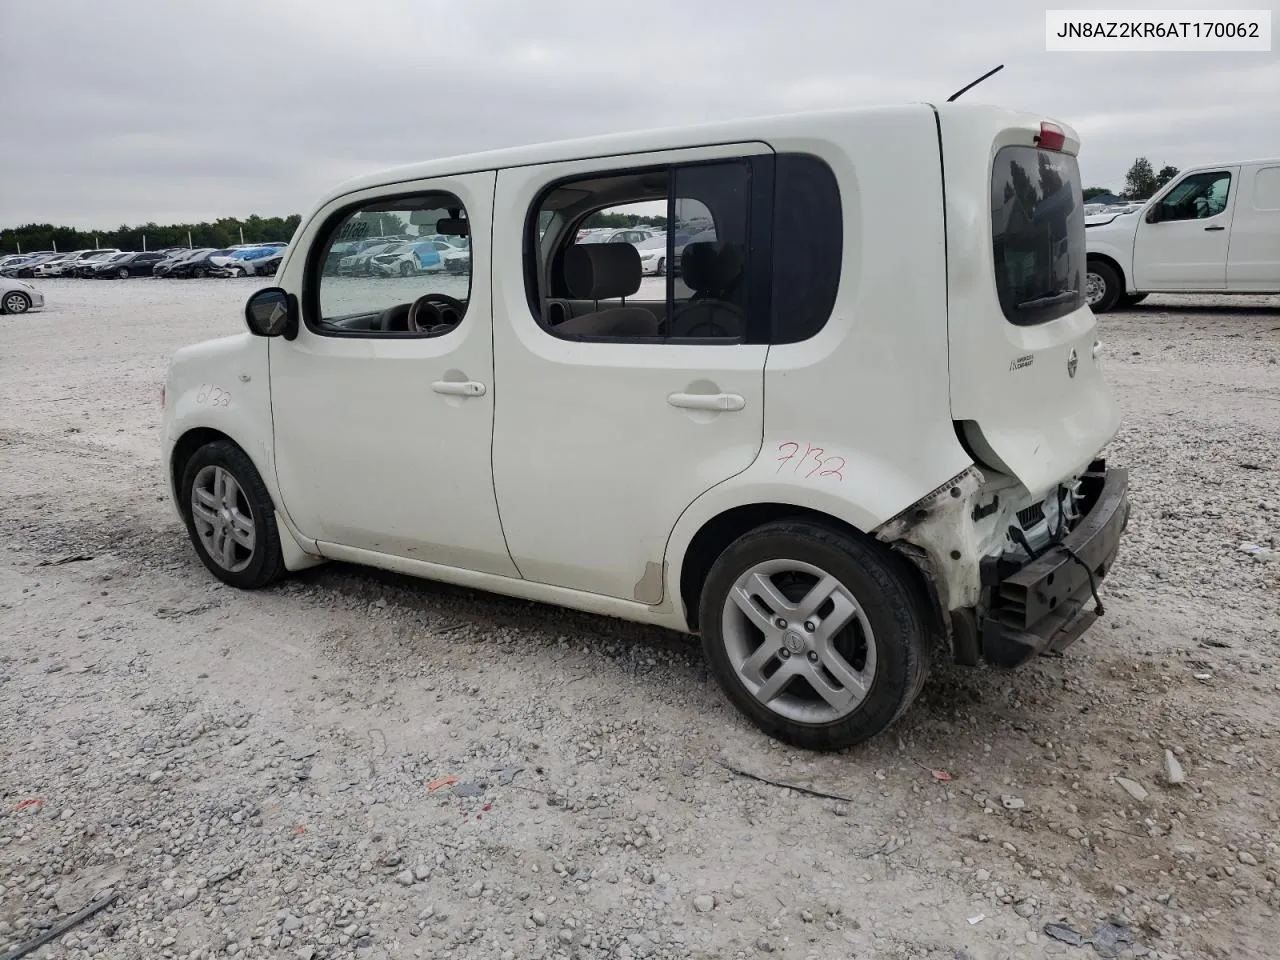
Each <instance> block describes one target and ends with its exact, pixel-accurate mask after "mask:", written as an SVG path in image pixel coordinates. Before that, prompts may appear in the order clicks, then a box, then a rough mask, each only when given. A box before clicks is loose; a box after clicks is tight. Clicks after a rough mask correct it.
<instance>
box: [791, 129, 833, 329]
mask: <svg viewBox="0 0 1280 960" xmlns="http://www.w3.org/2000/svg"><path fill="white" fill-rule="evenodd" d="M773 196H774V207H773V342H774V343H798V342H799V341H801V340H807V339H809V337H812V336H813V335H814V334H815V333H817V332H818V331H819V330H821V329H822V328H823V326H825V325H826V322H827V319H828V318H829V317H830V316H831V309H832V307H833V306H835V302H836V290H837V288H838V287H839V285H840V263H841V260H842V257H843V256H844V250H843V241H844V223H843V219H842V217H841V215H840V188H839V187H838V186H837V185H836V175H835V173H833V172H832V170H831V168H830V167H829V166H827V165H826V163H824V162H823V161H822V160H819V159H818V158H817V157H815V156H812V155H810V154H807V153H782V154H779V155H778V157H777V159H776V161H775V163H774V188H773Z"/></svg>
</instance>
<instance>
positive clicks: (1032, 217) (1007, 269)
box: [991, 146, 1085, 326]
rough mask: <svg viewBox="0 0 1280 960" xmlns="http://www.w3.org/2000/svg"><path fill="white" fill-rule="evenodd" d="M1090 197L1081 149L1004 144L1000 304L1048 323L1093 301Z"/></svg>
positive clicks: (994, 207)
mask: <svg viewBox="0 0 1280 960" xmlns="http://www.w3.org/2000/svg"><path fill="white" fill-rule="evenodd" d="M1083 208H1084V201H1083V197H1082V195H1081V189H1080V169H1079V167H1078V165H1077V164H1076V159H1075V157H1072V156H1070V155H1069V154H1065V153H1057V152H1055V151H1051V150H1040V149H1037V148H1035V147H1023V146H1012V147H1003V148H1002V149H1000V150H999V151H998V152H997V153H996V156H995V161H994V163H993V165H992V171H991V242H992V254H993V259H994V267H995V280H996V291H997V293H998V295H999V298H1000V309H1001V310H1002V311H1003V312H1004V315H1005V318H1006V319H1007V320H1008V321H1009V322H1010V323H1015V324H1018V325H1019V326H1029V325H1032V324H1038V323H1048V322H1049V321H1050V320H1056V319H1057V318H1058V317H1062V316H1066V315H1067V314H1068V313H1072V312H1073V311H1075V310H1078V309H1080V307H1081V306H1083V305H1084V302H1085V293H1084V277H1085V247H1084V209H1083Z"/></svg>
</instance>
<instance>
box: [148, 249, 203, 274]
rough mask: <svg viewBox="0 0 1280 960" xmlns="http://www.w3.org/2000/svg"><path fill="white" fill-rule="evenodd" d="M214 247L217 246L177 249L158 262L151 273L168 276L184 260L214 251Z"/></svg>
mask: <svg viewBox="0 0 1280 960" xmlns="http://www.w3.org/2000/svg"><path fill="white" fill-rule="evenodd" d="M214 249H216V248H214V247H192V248H190V249H183V250H178V251H175V252H174V253H171V254H170V255H169V256H167V257H165V259H163V260H161V261H160V262H159V263H157V264H156V265H155V267H154V269H152V271H151V275H152V276H154V277H167V276H168V275H169V272H170V271H171V270H172V269H173V268H174V267H176V266H177V265H178V264H180V263H182V262H183V261H184V260H190V259H191V258H192V257H198V256H200V255H201V254H205V253H212V252H213V251H214Z"/></svg>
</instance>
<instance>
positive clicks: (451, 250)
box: [308, 193, 471, 337]
mask: <svg viewBox="0 0 1280 960" xmlns="http://www.w3.org/2000/svg"><path fill="white" fill-rule="evenodd" d="M467 232H468V230H467V218H466V210H465V209H464V207H463V205H462V202H461V201H460V200H459V199H458V198H457V197H456V196H454V195H453V194H451V193H422V194H412V195H406V196H400V197H395V198H387V199H382V200H378V201H376V202H373V203H368V204H365V205H362V206H359V207H356V208H354V209H351V210H348V211H346V212H345V213H344V214H342V215H341V216H339V217H337V218H336V219H335V220H333V221H331V222H330V224H329V226H328V232H327V234H326V235H325V236H324V237H323V238H321V239H319V240H318V241H317V243H316V246H315V247H314V248H313V252H312V258H311V264H310V266H309V272H310V274H311V276H313V277H314V280H313V284H314V285H315V288H316V289H315V297H314V309H313V310H309V311H308V314H309V316H308V323H309V324H310V325H311V327H312V328H313V329H314V330H315V331H316V332H317V333H321V334H328V335H331V336H388V337H397V336H399V337H406V336H415V337H424V336H440V335H442V334H444V333H448V332H449V331H450V330H452V329H453V328H454V327H455V326H457V324H458V323H460V322H461V321H462V318H463V317H464V316H465V314H466V311H467V302H468V299H469V297H470V293H471V258H470V255H469V253H468V251H467V248H466V247H465V246H463V245H462V244H461V243H460V242H459V243H458V244H457V245H456V246H455V245H454V243H452V242H451V241H455V240H456V241H461V240H462V239H464V238H465V237H466V235H467ZM384 237H403V238H405V239H402V240H398V241H390V242H387V241H378V242H374V243H369V242H367V241H369V240H370V239H372V238H384Z"/></svg>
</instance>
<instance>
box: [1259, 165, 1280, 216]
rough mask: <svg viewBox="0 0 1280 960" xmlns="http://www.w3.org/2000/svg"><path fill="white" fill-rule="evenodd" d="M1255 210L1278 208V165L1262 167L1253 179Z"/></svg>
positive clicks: (1279, 188) (1279, 183)
mask: <svg viewBox="0 0 1280 960" xmlns="http://www.w3.org/2000/svg"><path fill="white" fill-rule="evenodd" d="M1253 206H1254V209H1256V210H1280V167H1262V168H1260V169H1259V170H1258V172H1257V174H1256V175H1255V176H1254V179H1253Z"/></svg>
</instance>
